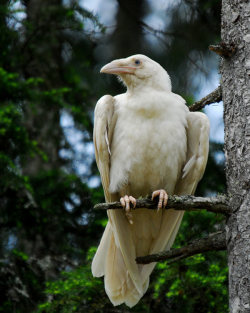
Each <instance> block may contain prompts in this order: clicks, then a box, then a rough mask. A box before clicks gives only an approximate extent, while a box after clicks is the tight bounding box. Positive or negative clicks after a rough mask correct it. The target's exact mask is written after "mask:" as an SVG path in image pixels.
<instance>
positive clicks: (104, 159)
mask: <svg viewBox="0 0 250 313" xmlns="http://www.w3.org/2000/svg"><path fill="white" fill-rule="evenodd" d="M114 103H115V100H114V98H113V97H112V96H109V95H106V96H103V97H102V98H101V99H100V100H99V101H98V102H97V104H96V108H95V117H94V136H93V137H94V145H95V157H96V163H97V166H98V169H99V172H100V174H101V180H102V186H103V189H104V195H105V198H106V201H107V202H110V192H109V183H110V178H109V170H110V155H111V143H112V137H113V132H114V128H115V124H116V114H115V104H114Z"/></svg>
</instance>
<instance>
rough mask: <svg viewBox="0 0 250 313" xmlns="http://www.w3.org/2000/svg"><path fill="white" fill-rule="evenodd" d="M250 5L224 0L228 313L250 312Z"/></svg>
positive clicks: (245, 0) (223, 89) (240, 1)
mask: <svg viewBox="0 0 250 313" xmlns="http://www.w3.org/2000/svg"><path fill="white" fill-rule="evenodd" d="M249 11H250V3H249V2H248V1H247V0H223V1H222V24H221V25H222V30H221V35H222V42H223V43H225V44H229V45H230V44H234V45H235V47H236V53H235V54H234V55H233V56H231V57H230V58H224V59H223V60H222V64H221V74H222V93H223V102H224V121H225V154H226V175H227V187H228V194H229V196H230V206H231V209H232V210H233V214H232V215H231V216H230V218H229V219H228V221H227V249H228V265H229V298H230V300H229V301H230V312H232V313H243V312H244V313H245V312H248V313H249V312H250V192H249V191H250V183H249V176H250V175H249V174H250V169H249V168H250V167H249V163H250V158H249V156H250V94H249V73H250V59H249V57H250V49H249V44H250V34H249V30H248V27H249V16H250V12H249Z"/></svg>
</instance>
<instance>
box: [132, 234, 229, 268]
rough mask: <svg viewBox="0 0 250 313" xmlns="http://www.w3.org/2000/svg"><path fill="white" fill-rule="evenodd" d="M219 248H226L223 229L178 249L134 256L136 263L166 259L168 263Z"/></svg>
mask: <svg viewBox="0 0 250 313" xmlns="http://www.w3.org/2000/svg"><path fill="white" fill-rule="evenodd" d="M219 250H226V232H225V231H218V232H216V233H212V234H210V235H209V236H208V237H205V238H201V239H196V240H194V241H193V242H191V243H190V244H189V245H187V246H185V247H182V248H179V249H172V250H169V251H163V252H160V253H157V254H151V255H146V256H143V257H138V258H136V262H137V263H138V264H148V263H152V262H158V261H166V260H170V261H168V264H170V263H174V262H176V261H179V260H181V259H184V258H187V257H190V256H192V255H195V254H198V253H203V252H207V251H219Z"/></svg>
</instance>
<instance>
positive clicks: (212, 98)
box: [189, 86, 222, 112]
mask: <svg viewBox="0 0 250 313" xmlns="http://www.w3.org/2000/svg"><path fill="white" fill-rule="evenodd" d="M221 100H222V91H221V86H219V87H218V88H216V89H215V90H214V91H212V92H211V93H210V94H208V95H207V96H206V97H204V98H202V99H201V100H199V101H196V102H195V103H194V104H193V105H191V106H190V107H189V111H191V112H193V111H199V110H201V109H203V108H204V107H205V106H206V105H208V104H211V103H215V102H220V101H221Z"/></svg>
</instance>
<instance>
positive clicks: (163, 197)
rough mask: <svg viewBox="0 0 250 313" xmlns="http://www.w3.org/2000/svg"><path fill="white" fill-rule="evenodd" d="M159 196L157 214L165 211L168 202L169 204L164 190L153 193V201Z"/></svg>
mask: <svg viewBox="0 0 250 313" xmlns="http://www.w3.org/2000/svg"><path fill="white" fill-rule="evenodd" d="M157 196H159V201H158V206H157V212H158V211H159V210H160V209H161V208H164V209H165V207H166V205H167V202H168V194H167V193H166V191H165V190H164V189H160V190H155V191H154V192H153V193H152V200H153V199H154V198H155V197H157Z"/></svg>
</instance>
